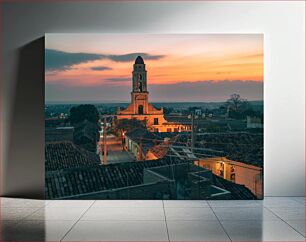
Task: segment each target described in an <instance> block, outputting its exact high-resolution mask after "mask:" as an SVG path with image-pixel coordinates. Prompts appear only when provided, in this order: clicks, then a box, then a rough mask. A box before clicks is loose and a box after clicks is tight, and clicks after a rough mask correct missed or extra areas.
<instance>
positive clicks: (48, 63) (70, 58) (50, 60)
mask: <svg viewBox="0 0 306 242" xmlns="http://www.w3.org/2000/svg"><path fill="white" fill-rule="evenodd" d="M101 57H102V56H101V55H98V54H89V53H68V52H63V51H58V50H51V49H45V68H46V71H62V70H68V69H70V68H71V66H72V65H76V64H80V63H83V62H88V61H94V60H98V59H101Z"/></svg>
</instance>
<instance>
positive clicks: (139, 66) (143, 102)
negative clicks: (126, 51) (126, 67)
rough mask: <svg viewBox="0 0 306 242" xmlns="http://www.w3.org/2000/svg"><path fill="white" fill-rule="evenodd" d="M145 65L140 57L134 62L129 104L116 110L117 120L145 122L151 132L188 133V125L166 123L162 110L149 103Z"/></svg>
mask: <svg viewBox="0 0 306 242" xmlns="http://www.w3.org/2000/svg"><path fill="white" fill-rule="evenodd" d="M147 87H148V86H147V71H146V65H145V63H144V61H143V58H142V57H141V56H138V57H137V58H136V60H135V63H134V66H133V72H132V92H131V103H130V104H129V106H128V107H127V108H126V109H124V110H120V108H119V109H118V110H117V115H116V116H117V120H121V119H134V118H135V119H137V120H140V121H145V122H146V126H147V127H148V130H149V131H151V132H181V131H190V125H188V124H182V123H179V122H168V121H167V120H166V119H165V117H164V110H163V108H160V109H158V108H156V107H154V106H153V105H152V104H150V103H149V92H148V89H147Z"/></svg>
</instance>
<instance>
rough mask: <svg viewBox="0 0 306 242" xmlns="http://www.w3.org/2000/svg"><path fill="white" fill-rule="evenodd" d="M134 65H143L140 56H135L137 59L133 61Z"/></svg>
mask: <svg viewBox="0 0 306 242" xmlns="http://www.w3.org/2000/svg"><path fill="white" fill-rule="evenodd" d="M135 64H144V61H143V59H142V57H141V56H140V55H139V56H137V58H136V60H135Z"/></svg>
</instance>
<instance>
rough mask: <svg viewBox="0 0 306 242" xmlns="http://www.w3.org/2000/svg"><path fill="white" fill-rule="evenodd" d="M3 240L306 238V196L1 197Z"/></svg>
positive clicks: (0, 229) (302, 239) (241, 239)
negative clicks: (231, 198)
mask: <svg viewBox="0 0 306 242" xmlns="http://www.w3.org/2000/svg"><path fill="white" fill-rule="evenodd" d="M0 212H1V214H0V215H1V222H0V223H1V224H0V233H1V238H0V240H1V241H5V240H7V241H9V240H15V241H16V240H17V241H22V240H27V241H29V240H31V241H44V240H46V241H253V242H255V241H305V198H304V197H266V198H265V200H264V201H133V200H129V201H126V200H121V201H120V200H116V201H111V200H106V201H93V200H85V201H77V200H71V201H68V200H66V201H63V200H62V201H39V200H26V199H12V198H1V210H0Z"/></svg>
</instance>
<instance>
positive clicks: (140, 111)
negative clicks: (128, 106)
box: [138, 105, 143, 114]
mask: <svg viewBox="0 0 306 242" xmlns="http://www.w3.org/2000/svg"><path fill="white" fill-rule="evenodd" d="M138 114H143V106H142V105H139V106H138Z"/></svg>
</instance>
